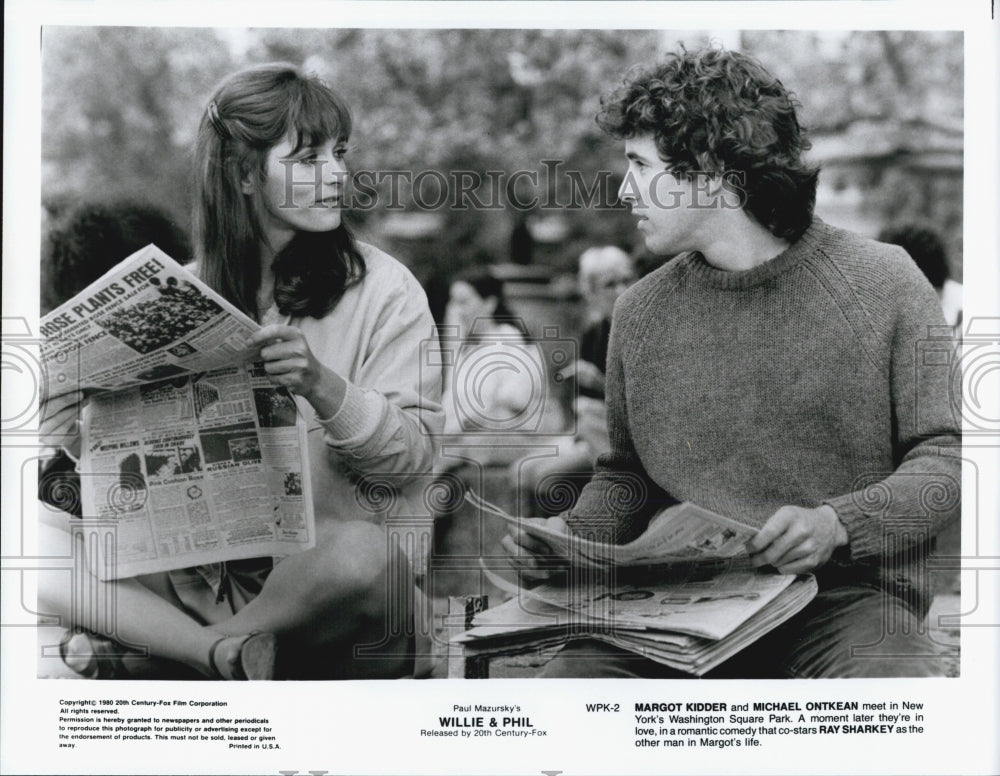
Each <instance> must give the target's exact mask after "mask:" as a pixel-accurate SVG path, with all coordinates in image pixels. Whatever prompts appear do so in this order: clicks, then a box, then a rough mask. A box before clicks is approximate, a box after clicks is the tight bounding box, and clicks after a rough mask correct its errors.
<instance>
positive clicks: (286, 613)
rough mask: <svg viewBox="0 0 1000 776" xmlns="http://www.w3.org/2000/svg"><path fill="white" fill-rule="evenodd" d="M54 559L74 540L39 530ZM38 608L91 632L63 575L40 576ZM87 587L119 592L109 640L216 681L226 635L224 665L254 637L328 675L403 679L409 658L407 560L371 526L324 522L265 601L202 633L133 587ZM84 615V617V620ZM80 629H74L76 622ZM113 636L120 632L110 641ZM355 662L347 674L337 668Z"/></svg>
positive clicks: (120, 583) (278, 574)
mask: <svg viewBox="0 0 1000 776" xmlns="http://www.w3.org/2000/svg"><path fill="white" fill-rule="evenodd" d="M39 536H40V541H41V542H42V543H43V546H45V545H48V546H47V547H46V549H45V550H43V551H44V552H46V553H48V554H59V555H67V556H68V555H70V554H71V553H70V552H69V542H70V534H69V533H67V532H66V531H61V530H58V529H56V528H53V527H50V526H49V525H46V524H43V525H41V526H40V527H39ZM39 576H40V577H41V579H40V580H39V601H40V602H41V603H42V604H43V606H45V607H47V608H48V609H49V610H51V611H54V613H57V614H60V615H62V616H64V617H66V618H67V620H68V621H69V622H70V623H71V624H73V625H80V626H83V627H87V628H89V629H92V630H96V631H98V632H101V631H102V629H101V628H95V627H93V625H92V623H91V622H90V621H89V618H88V616H87V614H88V613H86V612H84V613H81V612H79V611H77V612H74V611H73V601H72V594H71V590H70V589H69V588H68V587H67V585H66V579H65V572H55V573H48V574H45V573H43V574H40V575H39ZM88 584H93V585H96V586H98V588H101V587H103V586H110V585H113V586H114V591H113V599H114V600H115V617H114V626H113V628H112V629H107V628H105V629H103V631H104V635H107V636H109V637H111V638H114V639H117V640H121V641H123V642H126V643H128V644H133V645H145V646H148V649H149V653H150V654H151V655H154V656H156V657H162V658H167V659H170V660H176V661H180V662H182V663H185V664H187V665H189V666H191V667H192V668H195V669H197V670H198V671H200V672H201V673H204V674H207V675H212V674H213V673H214V671H213V670H212V668H211V666H210V661H209V653H210V651H211V649H212V646H213V645H214V644H215V643H216V641H218V639H219V638H220V637H221V636H231V637H233V638H232V639H229V640H227V642H225V643H223V644H221V645H220V646H219V648H218V652H219V654H218V655H217V663H218V664H224V663H225V662H228V661H229V659H230V658H231V657H233V655H234V653H238V650H239V638H238V637H241V636H243V635H246V634H248V633H252V632H254V631H262V632H266V633H274V634H276V635H278V636H279V640H280V645H281V650H282V651H283V652H288V653H289V654H293V655H300V656H302V657H303V660H305V661H307V662H308V661H316V662H317V663H318V665H317V666H316V670H317V671H318V672H319V673H321V674H326V673H332V674H335V675H337V674H338V671H340V669H342V668H343V669H344V670H345V671H346V673H347V675H350V676H352V677H356V678H361V676H394V675H401V674H403V673H405V671H406V669H407V665H408V663H409V662H410V658H411V657H412V656H411V655H409V654H408V653H409V652H410V651H411V650H410V638H409V635H408V632H409V631H411V630H412V627H411V626H410V621H409V619H408V618H410V617H412V586H413V581H412V576H411V574H410V570H409V564H408V563H407V561H406V558H405V555H404V554H403V553H402V552H401V551H398V550H392V551H390V549H389V545H388V543H387V541H386V534H385V532H384V531H383V530H382V529H381V528H379V527H377V526H375V525H372V524H370V523H364V522H348V523H341V522H325V523H323V528H322V532H321V536H320V539H319V540H318V543H317V546H316V547H315V548H313V549H311V550H308V551H306V552H303V553H300V554H297V555H292V556H289V557H287V558H285V559H284V560H282V562H281V563H279V564H278V565H277V566H276V567H275V569H274V570H273V571H272V572H271V574H270V575H269V576H268V578H267V581H266V582H265V584H264V586H263V589H262V590H261V592H260V594H259V595H258V596H257V597H256V598H255V599H254V600H253V601H251V602H250V603H248V604H247V605H246V606H245V607H243V608H242V609H241V610H240V611H239V612H238V613H236V614H235V615H233V616H232V617H231V618H229V619H227V620H223V621H221V622H218V623H213V624H212V625H211V626H208V627H205V626H202V625H201V624H200V623H198V622H197V621H196V620H195V619H193V618H192V617H190V616H188V615H187V614H186V613H185V612H183V611H182V610H181V609H180V608H178V606H175V605H174V604H172V603H171V602H170V601H169V600H168V599H166V598H164V597H161V595H159V594H157V593H154V592H153V591H152V590H150V589H149V588H147V587H145V586H144V585H142V584H140V583H139V582H137V581H136V580H134V579H123V580H117V581H114V582H101V581H100V580H98V579H96V578H94V577H91V578H90V579H88ZM81 615H82V616H81ZM74 617H75V618H76V619H79V620H83V622H74V621H73V618H74ZM109 630H113V631H114V632H108V631H109ZM361 645H378V646H377V647H374V648H373V650H372V651H373V652H374V653H375V654H374V655H373V656H372V657H370V658H364V659H355V658H356V654H355V653H356V647H358V646H361ZM338 662H339V663H350V664H351V666H349V667H346V668H345V667H344V666H338V665H335V663H338Z"/></svg>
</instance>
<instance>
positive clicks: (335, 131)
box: [289, 84, 351, 153]
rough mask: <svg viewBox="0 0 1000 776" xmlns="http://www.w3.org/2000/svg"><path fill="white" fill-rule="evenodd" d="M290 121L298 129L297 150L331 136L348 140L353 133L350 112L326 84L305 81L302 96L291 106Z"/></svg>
mask: <svg viewBox="0 0 1000 776" xmlns="http://www.w3.org/2000/svg"><path fill="white" fill-rule="evenodd" d="M289 125H290V129H291V130H292V131H294V133H295V149H294V151H293V153H295V152H297V151H300V150H301V149H303V148H312V147H315V146H319V145H322V144H323V143H325V142H327V141H329V140H331V139H336V140H347V138H349V137H350V135H351V112H350V110H349V109H348V107H347V104H346V103H345V102H344V101H343V100H341V99H340V98H339V97H338V96H337V95H336V94H334V93H333V92H332V91H330V90H329V89H327V88H326V87H323V86H320V85H314V84H306V85H305V88H304V89H303V90H302V94H301V99H300V100H298V101H297V103H296V104H295V105H293V106H292V111H291V115H290V116H289Z"/></svg>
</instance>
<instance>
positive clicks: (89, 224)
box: [41, 200, 191, 312]
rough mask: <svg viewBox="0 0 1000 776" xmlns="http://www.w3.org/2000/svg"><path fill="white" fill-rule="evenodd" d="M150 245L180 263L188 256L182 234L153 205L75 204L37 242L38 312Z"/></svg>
mask: <svg viewBox="0 0 1000 776" xmlns="http://www.w3.org/2000/svg"><path fill="white" fill-rule="evenodd" d="M149 243H155V244H156V245H157V247H159V248H160V249H161V250H163V251H164V252H165V253H166V254H167V255H168V256H170V257H171V258H172V259H174V260H176V261H179V262H181V263H184V262H186V261H188V260H189V259H190V258H191V246H190V243H189V242H188V239H187V235H186V234H185V233H184V230H182V229H181V227H180V226H179V225H178V224H177V223H176V222H175V221H174V220H173V218H172V216H171V215H170V214H169V213H166V212H164V211H162V210H160V209H158V208H156V207H154V206H153V205H149V204H145V203H137V202H132V201H128V200H113V201H109V202H91V201H84V202H80V203H77V204H75V205H74V206H73V207H72V208H70V209H69V210H68V211H67V212H65V213H64V214H62V215H61V216H59V217H58V220H57V221H56V222H55V223H54V225H53V226H52V227H51V229H50V230H49V232H48V234H47V235H46V237H45V241H44V242H43V244H42V265H41V268H42V288H41V302H42V310H43V312H47V311H49V310H53V309H55V308H56V307H58V306H59V305H61V304H62V303H63V302H65V301H66V300H68V299H69V298H70V297H72V296H75V295H76V294H78V293H79V292H80V291H82V290H83V289H85V288H86V287H87V286H89V285H90V284H91V283H93V282H94V281H95V280H97V279H98V278H99V277H100V276H101V275H103V274H104V273H105V272H107V271H108V270H109V269H111V268H112V267H113V266H115V265H116V264H117V263H118V262H120V261H121V260H122V259H124V258H125V257H126V256H129V255H130V254H132V253H135V252H136V251H137V250H139V249H140V248H143V247H145V246H146V245H148V244H149Z"/></svg>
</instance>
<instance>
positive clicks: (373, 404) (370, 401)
mask: <svg viewBox="0 0 1000 776" xmlns="http://www.w3.org/2000/svg"><path fill="white" fill-rule="evenodd" d="M381 415H382V399H381V398H380V397H379V395H378V394H377V393H375V392H374V391H364V390H362V389H360V388H358V387H357V386H355V385H353V384H352V383H347V390H346V391H345V393H344V401H343V403H342V404H341V405H340V409H338V410H337V412H336V413H334V415H333V417H331V418H319V417H317V418H316V420H317V422H318V423H319V424H320V425H321V426H322V427H323V431H324V434H323V440H324V441H325V442H326V444H328V445H330V446H331V447H337V448H343V449H350V448H352V447H356V446H358V445H361V444H363V443H364V442H365V441H367V440H369V439H371V437H372V436H373V435H374V434H375V432H376V430H377V429H378V425H379V421H380V419H381Z"/></svg>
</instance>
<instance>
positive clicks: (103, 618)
mask: <svg viewBox="0 0 1000 776" xmlns="http://www.w3.org/2000/svg"><path fill="white" fill-rule="evenodd" d="M38 537H39V547H40V550H41V554H43V555H49V556H58V557H71V556H72V552H71V546H70V542H71V534H70V533H69V532H68V531H64V530H60V529H58V528H56V527H54V526H53V525H52V524H51V522H50V521H45V522H42V523H40V524H39V527H38ZM67 581H68V580H67V574H66V572H65V571H61V570H60V571H49V572H46V571H43V572H39V574H38V600H39V604H40V605H41V607H42V608H44V609H46V610H48V611H50V612H52V613H54V614H58V615H60V616H61V617H63V618H64V621H65V622H66V624H67V625H68V626H78V627H85V628H87V629H88V630H92V631H94V632H96V633H100V634H101V635H105V636H108V637H110V638H113V639H116V640H119V641H121V642H123V643H125V644H127V645H131V646H133V647H140V648H141V647H147V648H148V650H149V654H151V655H154V656H156V657H162V658H167V659H169V660H176V661H180V662H182V663H186V664H187V665H189V666H191V667H192V668H195V669H197V670H198V671H200V672H201V673H204V674H211V673H212V671H211V669H210V668H209V665H208V654H209V650H210V649H211V647H212V644H214V643H215V641H217V640H218V638H219V634H217V633H213V632H212V631H210V630H208V629H207V628H204V627H202V626H201V624H199V623H198V621H197V620H195V619H193V618H192V617H189V616H188V615H187V614H185V613H184V612H183V611H182V610H181V609H179V608H177V607H176V606H174V605H173V604H171V603H170V602H169V601H168V600H166V599H164V598H162V597H160V596H159V595H157V594H156V593H154V592H153V591H152V590H150V589H149V588H147V587H144V586H143V585H142V584H140V583H139V582H137V581H136V580H134V579H121V580H117V581H114V582H102V581H101V580H99V579H97V578H96V577H93V576H91V577H89V578H88V579H87V580H86V583H85V584H86V585H87V586H88V587H89V588H90V590H89V591H88V593H89V594H88V595H78V596H77V601H76V603H74V600H73V598H74V596H73V591H72V590H71V588H70V586H69V585H67ZM91 586H92V587H91ZM110 586H113V590H111V589H109V588H110ZM78 592H79V591H78ZM93 601H102V602H107V601H113V602H114V610H113V611H112V612H107V613H105V612H101V613H100V615H98V614H97V613H95V612H92V611H87V609H86V606H85V605H84V606H81V603H83V604H86V602H93ZM135 659H141V655H140V656H139V657H137V658H135Z"/></svg>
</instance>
